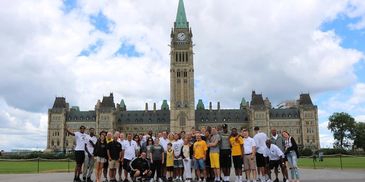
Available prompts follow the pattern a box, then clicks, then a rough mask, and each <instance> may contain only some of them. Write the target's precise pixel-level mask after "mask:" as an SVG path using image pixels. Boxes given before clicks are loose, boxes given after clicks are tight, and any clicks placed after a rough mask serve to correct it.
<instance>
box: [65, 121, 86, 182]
mask: <svg viewBox="0 0 365 182" xmlns="http://www.w3.org/2000/svg"><path fill="white" fill-rule="evenodd" d="M85 129H86V127H85V126H80V131H77V132H73V131H71V130H70V129H69V128H67V126H66V127H65V131H66V132H67V133H68V134H69V135H72V136H75V141H76V146H75V160H76V166H75V177H74V182H81V179H80V174H81V168H82V164H83V163H84V160H85V144H86V142H87V135H86V133H85Z"/></svg>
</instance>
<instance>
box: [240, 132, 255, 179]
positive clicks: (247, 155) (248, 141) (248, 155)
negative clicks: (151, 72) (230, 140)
mask: <svg viewBox="0 0 365 182" xmlns="http://www.w3.org/2000/svg"><path fill="white" fill-rule="evenodd" d="M242 135H243V137H244V139H245V140H244V143H243V150H242V151H243V163H244V169H245V173H246V177H247V180H248V182H249V181H250V180H251V181H252V182H255V181H256V160H255V159H256V158H255V156H256V143H255V140H254V139H253V138H251V137H250V136H249V134H248V130H247V129H243V130H242ZM251 173H252V176H251Z"/></svg>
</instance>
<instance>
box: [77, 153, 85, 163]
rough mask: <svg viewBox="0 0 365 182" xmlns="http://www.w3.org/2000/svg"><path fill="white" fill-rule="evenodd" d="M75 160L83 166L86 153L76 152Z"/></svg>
mask: <svg viewBox="0 0 365 182" xmlns="http://www.w3.org/2000/svg"><path fill="white" fill-rule="evenodd" d="M75 160H76V164H83V163H84V160H85V152H84V151H75Z"/></svg>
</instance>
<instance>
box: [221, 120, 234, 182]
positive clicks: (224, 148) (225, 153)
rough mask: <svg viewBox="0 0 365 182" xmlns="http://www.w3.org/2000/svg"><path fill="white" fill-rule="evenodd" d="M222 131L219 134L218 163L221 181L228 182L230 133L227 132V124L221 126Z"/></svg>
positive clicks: (230, 160) (229, 172)
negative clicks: (221, 173)
mask: <svg viewBox="0 0 365 182" xmlns="http://www.w3.org/2000/svg"><path fill="white" fill-rule="evenodd" d="M222 129H223V131H222V132H220V136H221V143H220V154H219V163H220V166H221V169H222V172H223V181H229V176H230V174H231V167H232V157H231V144H230V141H229V137H230V135H231V134H230V133H229V132H228V126H227V124H223V125H222Z"/></svg>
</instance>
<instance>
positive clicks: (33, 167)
mask: <svg viewBox="0 0 365 182" xmlns="http://www.w3.org/2000/svg"><path fill="white" fill-rule="evenodd" d="M68 165H69V167H68ZM74 168H75V163H74V162H73V161H70V163H69V164H68V162H67V161H62V162H59V161H40V162H39V172H41V173H45V172H68V169H69V170H70V171H71V172H72V171H73V170H74ZM37 172H38V162H37V161H22V162H13V161H11V162H10V161H0V174H7V173H37Z"/></svg>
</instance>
